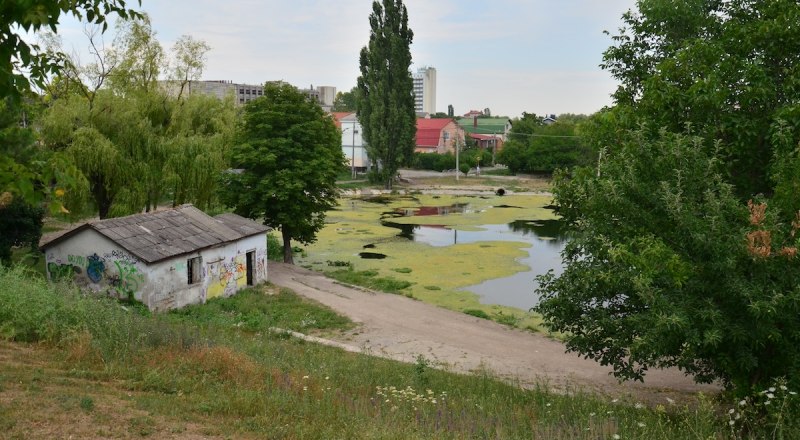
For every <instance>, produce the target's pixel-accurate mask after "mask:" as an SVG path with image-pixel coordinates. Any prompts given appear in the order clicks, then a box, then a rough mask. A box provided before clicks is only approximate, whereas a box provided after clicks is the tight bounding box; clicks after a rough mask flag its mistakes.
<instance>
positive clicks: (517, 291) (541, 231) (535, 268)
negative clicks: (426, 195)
mask: <svg viewBox="0 0 800 440" xmlns="http://www.w3.org/2000/svg"><path fill="white" fill-rule="evenodd" d="M439 209H440V212H439V213H437V214H433V212H431V213H430V214H427V215H442V213H441V208H439ZM464 209H466V208H465V207H464V206H458V207H455V206H454V207H450V210H449V211H448V213H459V212H464ZM425 212H427V211H426V210H425V209H424V208H423V209H422V210H414V211H412V212H395V213H394V215H392V216H393V217H397V216H408V215H426V214H424V213H425ZM420 213H422V214H420ZM383 225H384V226H388V227H393V228H397V229H399V230H400V233H399V234H398V235H399V236H402V237H405V238H408V239H410V240H414V241H416V242H419V243H427V244H429V245H431V246H450V245H453V244H457V243H475V242H481V241H514V242H524V243H528V244H530V247H529V248H527V249H526V251H527V253H528V255H527V256H526V257H523V258H521V259H519V261H520V262H521V263H522V264H523V265H525V266H527V267H528V268H529V270H527V271H524V272H518V273H516V274H514V275H512V276H509V277H505V278H497V279H493V280H488V281H485V282H483V283H480V284H476V285H473V286H467V287H464V288H463V289H462V290H466V291H470V292H473V293H476V294H477V295H478V296H479V297H480V301H481V303H483V304H500V305H505V306H511V307H517V308H520V309H523V310H527V309H529V308H531V307H533V306H535V305H536V304H538V302H539V298H538V297H537V296H536V294H535V290H536V288H537V287H538V284H537V283H536V280H535V277H536V276H537V275H542V274H545V273H547V272H548V271H549V270H553V271H554V272H555V273H556V274H560V273H561V272H562V271H563V267H562V264H561V251H562V250H563V249H564V246H565V245H566V242H567V240H566V237H565V235H564V232H563V230H562V222H561V221H559V220H518V221H515V222H512V223H508V224H497V225H482V226H479V227H480V228H481V230H480V231H457V230H455V229H449V228H446V227H442V226H433V225H408V224H401V223H395V222H391V221H384V222H383Z"/></svg>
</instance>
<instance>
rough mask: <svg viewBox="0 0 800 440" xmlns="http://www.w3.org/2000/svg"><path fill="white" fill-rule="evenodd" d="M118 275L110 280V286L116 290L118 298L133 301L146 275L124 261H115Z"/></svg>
mask: <svg viewBox="0 0 800 440" xmlns="http://www.w3.org/2000/svg"><path fill="white" fill-rule="evenodd" d="M114 266H116V268H117V275H115V276H114V277H113V278H112V279H109V284H110V285H111V286H112V287H113V288H114V290H115V291H116V293H117V297H120V298H122V297H124V298H128V299H131V300H132V299H133V297H134V293H136V292H137V291H138V290H139V287H141V285H142V284H143V283H144V275H143V274H141V273H140V272H139V270H138V269H137V268H136V266H134V265H133V264H131V263H129V262H128V261H124V260H115V261H114Z"/></svg>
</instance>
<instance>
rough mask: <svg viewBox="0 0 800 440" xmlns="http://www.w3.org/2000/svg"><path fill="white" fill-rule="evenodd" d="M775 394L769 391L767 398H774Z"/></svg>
mask: <svg viewBox="0 0 800 440" xmlns="http://www.w3.org/2000/svg"><path fill="white" fill-rule="evenodd" d="M774 398H775V395H774V394H772V393H767V399H774Z"/></svg>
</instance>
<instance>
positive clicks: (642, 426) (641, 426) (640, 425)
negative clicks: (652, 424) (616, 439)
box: [637, 422, 647, 428]
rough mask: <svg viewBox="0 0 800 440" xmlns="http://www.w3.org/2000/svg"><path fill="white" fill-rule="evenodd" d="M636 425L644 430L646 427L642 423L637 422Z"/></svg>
mask: <svg viewBox="0 0 800 440" xmlns="http://www.w3.org/2000/svg"><path fill="white" fill-rule="evenodd" d="M637 425H639V427H640V428H644V427H645V426H647V425H645V424H644V423H642V422H639V423H637Z"/></svg>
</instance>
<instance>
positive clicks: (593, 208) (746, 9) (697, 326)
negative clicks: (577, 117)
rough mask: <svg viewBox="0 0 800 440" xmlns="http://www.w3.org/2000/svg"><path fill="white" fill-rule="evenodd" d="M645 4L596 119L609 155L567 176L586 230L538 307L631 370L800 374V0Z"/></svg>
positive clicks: (761, 382) (597, 135) (614, 50)
mask: <svg viewBox="0 0 800 440" xmlns="http://www.w3.org/2000/svg"><path fill="white" fill-rule="evenodd" d="M637 5H638V11H636V12H629V13H627V14H625V15H624V16H623V19H624V21H625V26H624V27H623V28H622V30H621V34H620V35H618V36H615V37H614V40H615V42H616V43H615V44H616V45H615V46H613V47H611V48H610V49H608V51H606V53H605V67H606V68H607V69H609V70H610V71H611V73H612V74H613V75H614V76H615V77H616V78H617V79H619V80H620V82H621V84H620V87H619V89H618V90H617V92H616V93H615V102H616V104H615V106H614V108H612V109H607V110H604V111H602V112H600V113H599V114H597V115H595V116H593V117H592V118H591V119H590V120H588V121H586V123H585V125H584V126H583V127H582V128H581V130H582V134H583V135H584V137H585V138H586V139H587V142H588V143H589V144H590V145H592V146H593V147H597V148H601V149H602V152H603V154H602V156H601V158H600V160H599V165H598V168H597V169H588V168H586V169H577V170H574V171H573V172H572V173H571V174H569V175H567V174H563V175H561V176H560V177H559V178H558V179H557V182H556V184H555V188H554V194H555V199H556V204H557V205H558V206H559V208H560V213H561V214H562V215H563V216H564V218H565V220H566V221H567V222H568V223H569V224H570V225H571V227H572V229H573V231H574V238H573V240H572V241H571V243H570V244H569V245H568V247H567V249H566V251H565V255H564V258H565V262H566V269H565V270H564V272H563V274H561V275H560V276H557V277H556V276H553V275H548V276H546V277H544V278H543V279H542V280H541V289H540V290H539V293H540V295H541V297H542V301H541V302H540V305H539V306H538V307H537V310H538V311H539V312H541V313H542V314H543V315H544V317H545V320H546V321H547V322H548V325H549V326H550V328H551V329H553V330H556V331H560V332H564V334H566V335H567V346H568V349H570V350H573V351H577V352H579V353H581V354H583V355H585V356H588V357H590V358H593V359H596V360H598V361H600V362H601V363H603V364H607V365H611V366H612V367H613V368H614V372H615V374H616V375H618V376H619V377H621V378H627V379H642V377H643V376H644V374H645V373H646V370H647V369H648V368H652V367H666V366H677V367H679V368H681V369H683V370H684V371H685V372H687V373H688V374H691V375H693V376H694V377H695V379H696V380H698V381H702V382H708V381H711V380H720V381H721V382H722V383H723V384H725V385H726V386H728V387H730V388H732V389H733V390H735V392H736V393H737V394H740V395H748V394H750V393H752V392H754V391H758V390H763V389H764V388H765V387H768V386H769V385H770V383H771V382H772V381H773V380H775V379H776V378H778V377H785V378H786V379H787V380H788V381H789V382H790V383H791V384H792V386H794V387H797V386H800V375H798V372H800V348H798V347H800V331H799V330H800V288H798V286H800V270H798V267H797V264H798V261H799V260H798V259H797V256H796V255H797V251H798V248H800V236H798V234H797V232H798V231H799V230H800V211H798V210H800V198H798V197H797V195H796V194H798V189H800V147H799V146H798V140H800V102H798V101H797V96H798V85H800V56H798V53H800V51H799V50H800V27H797V26H795V25H794V24H795V23H797V22H798V20H800V4H798V3H797V2H796V1H789V0H777V1H772V2H738V1H736V2H708V1H702V0H681V1H665V0H640V1H639V2H637Z"/></svg>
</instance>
